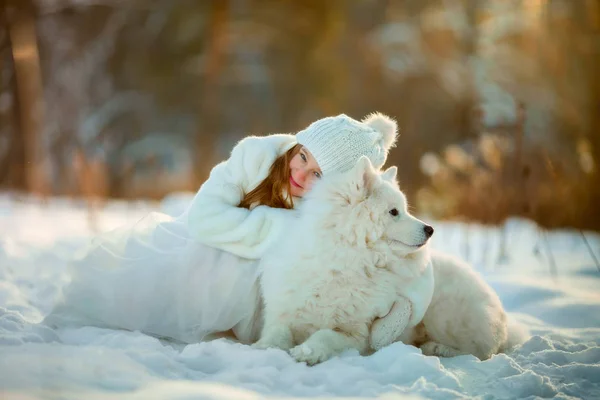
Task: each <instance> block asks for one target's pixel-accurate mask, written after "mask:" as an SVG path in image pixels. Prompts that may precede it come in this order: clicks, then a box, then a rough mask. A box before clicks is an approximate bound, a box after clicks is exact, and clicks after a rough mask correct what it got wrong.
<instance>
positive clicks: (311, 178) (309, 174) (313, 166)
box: [290, 147, 321, 197]
mask: <svg viewBox="0 0 600 400" xmlns="http://www.w3.org/2000/svg"><path fill="white" fill-rule="evenodd" d="M317 179H321V168H319V164H317V160H315V158H314V157H313V156H312V154H310V151H308V150H307V149H306V148H304V147H302V148H301V149H300V151H299V152H298V153H297V154H296V155H295V156H294V157H293V158H292V159H291V160H290V192H291V195H292V196H294V197H302V196H304V194H305V193H306V192H308V191H309V190H310V188H311V187H312V185H313V183H314V182H315V180H317Z"/></svg>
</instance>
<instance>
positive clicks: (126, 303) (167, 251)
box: [45, 213, 262, 343]
mask: <svg viewBox="0 0 600 400" xmlns="http://www.w3.org/2000/svg"><path fill="white" fill-rule="evenodd" d="M257 267H258V262H257V261H256V260H247V259H244V258H240V257H237V256H235V255H233V254H231V253H228V252H225V251H222V250H218V249H214V248H211V247H208V246H205V245H202V244H200V243H198V242H196V241H194V240H192V239H191V237H190V235H189V232H188V228H187V224H186V223H185V215H184V216H182V217H179V218H177V219H174V218H172V217H170V216H168V215H165V214H161V213H152V214H150V215H149V216H147V217H146V218H144V219H143V220H142V221H140V222H139V223H137V224H136V225H135V226H134V227H133V228H122V229H118V230H116V231H112V232H109V233H107V234H104V235H102V236H100V237H98V238H96V239H95V240H94V242H93V243H92V245H91V246H90V247H89V248H88V249H86V251H85V252H84V253H83V254H82V255H80V256H78V257H77V258H76V260H75V261H74V262H73V263H72V265H71V266H70V268H69V274H70V278H71V282H70V283H69V284H68V285H67V286H66V287H65V289H64V292H63V296H62V298H61V300H60V301H59V302H58V304H57V305H56V307H55V308H54V310H53V311H52V312H51V313H50V314H49V315H48V316H47V317H46V319H45V323H46V324H49V325H51V326H65V325H94V326H101V327H110V328H120V329H128V330H139V331H142V332H145V333H148V334H151V335H154V336H158V337H168V338H172V339H176V340H179V341H183V342H186V343H194V342H198V341H201V340H202V339H205V338H206V337H207V336H209V335H213V334H216V333H219V332H224V331H228V330H230V329H232V330H233V332H234V333H235V334H236V336H237V338H238V339H239V340H240V341H241V342H243V343H251V342H253V341H255V340H256V339H257V338H258V335H259V333H260V327H261V325H262V321H261V299H260V294H259V285H258V270H257Z"/></svg>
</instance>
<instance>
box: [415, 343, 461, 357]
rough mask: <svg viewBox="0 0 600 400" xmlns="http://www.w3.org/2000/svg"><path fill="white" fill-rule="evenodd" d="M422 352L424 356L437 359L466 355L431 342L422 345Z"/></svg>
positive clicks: (452, 348)
mask: <svg viewBox="0 0 600 400" xmlns="http://www.w3.org/2000/svg"><path fill="white" fill-rule="evenodd" d="M421 352H422V353H423V355H426V356H436V357H456V356H461V355H464V354H465V353H463V352H461V351H459V350H457V349H455V348H454V347H450V346H446V345H445V344H441V343H436V342H431V341H430V342H426V343H424V344H422V345H421Z"/></svg>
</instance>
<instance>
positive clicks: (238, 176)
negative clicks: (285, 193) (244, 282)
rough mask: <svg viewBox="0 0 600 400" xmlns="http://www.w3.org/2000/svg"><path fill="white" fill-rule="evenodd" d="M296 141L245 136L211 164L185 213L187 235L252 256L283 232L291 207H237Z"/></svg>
mask: <svg viewBox="0 0 600 400" xmlns="http://www.w3.org/2000/svg"><path fill="white" fill-rule="evenodd" d="M295 144H296V137H295V136H294V135H287V134H276V135H270V136H264V137H257V136H249V137H246V138H245V139H243V140H241V141H240V142H239V143H238V144H237V145H236V146H235V147H234V148H233V150H232V151H231V156H230V157H229V159H228V160H226V161H223V162H221V163H219V164H218V165H216V166H215V167H214V168H213V169H212V171H211V172H210V176H209V178H208V180H207V181H206V182H204V184H203V185H202V186H201V187H200V190H199V191H198V193H196V196H195V197H194V200H193V201H192V204H191V205H190V208H189V209H188V211H187V221H188V226H189V230H190V233H191V235H192V237H194V238H195V239H197V240H198V241H199V242H201V243H203V244H205V245H208V246H211V247H215V248H218V249H221V250H225V251H228V252H230V253H233V254H235V255H237V256H240V257H244V258H249V259H258V258H261V257H262V256H263V254H264V253H265V251H266V250H267V249H268V247H269V246H270V245H271V244H272V242H273V241H274V239H275V238H276V237H277V236H278V235H279V234H280V233H282V232H283V227H284V226H283V225H284V220H285V215H286V214H287V213H290V212H292V211H291V210H286V209H280V208H271V207H267V206H258V207H255V208H253V209H252V210H248V209H245V208H240V207H238V205H239V204H240V202H241V201H242V199H243V197H244V195H245V194H246V193H248V192H250V191H252V190H253V189H254V188H256V186H258V184H259V183H260V182H262V181H263V180H264V179H265V178H266V177H267V175H268V174H269V169H270V168H271V165H272V164H273V162H274V161H275V159H277V157H279V156H280V155H282V154H284V153H285V152H286V151H288V150H289V149H290V148H292V147H293V146H294V145H295Z"/></svg>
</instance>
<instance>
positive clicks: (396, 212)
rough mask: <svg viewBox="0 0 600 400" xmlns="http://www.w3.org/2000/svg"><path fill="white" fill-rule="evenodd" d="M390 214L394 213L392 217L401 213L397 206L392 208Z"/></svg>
mask: <svg viewBox="0 0 600 400" xmlns="http://www.w3.org/2000/svg"><path fill="white" fill-rule="evenodd" d="M390 214H391V215H392V217H397V216H398V214H399V212H398V209H397V208H392V209H391V210H390Z"/></svg>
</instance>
